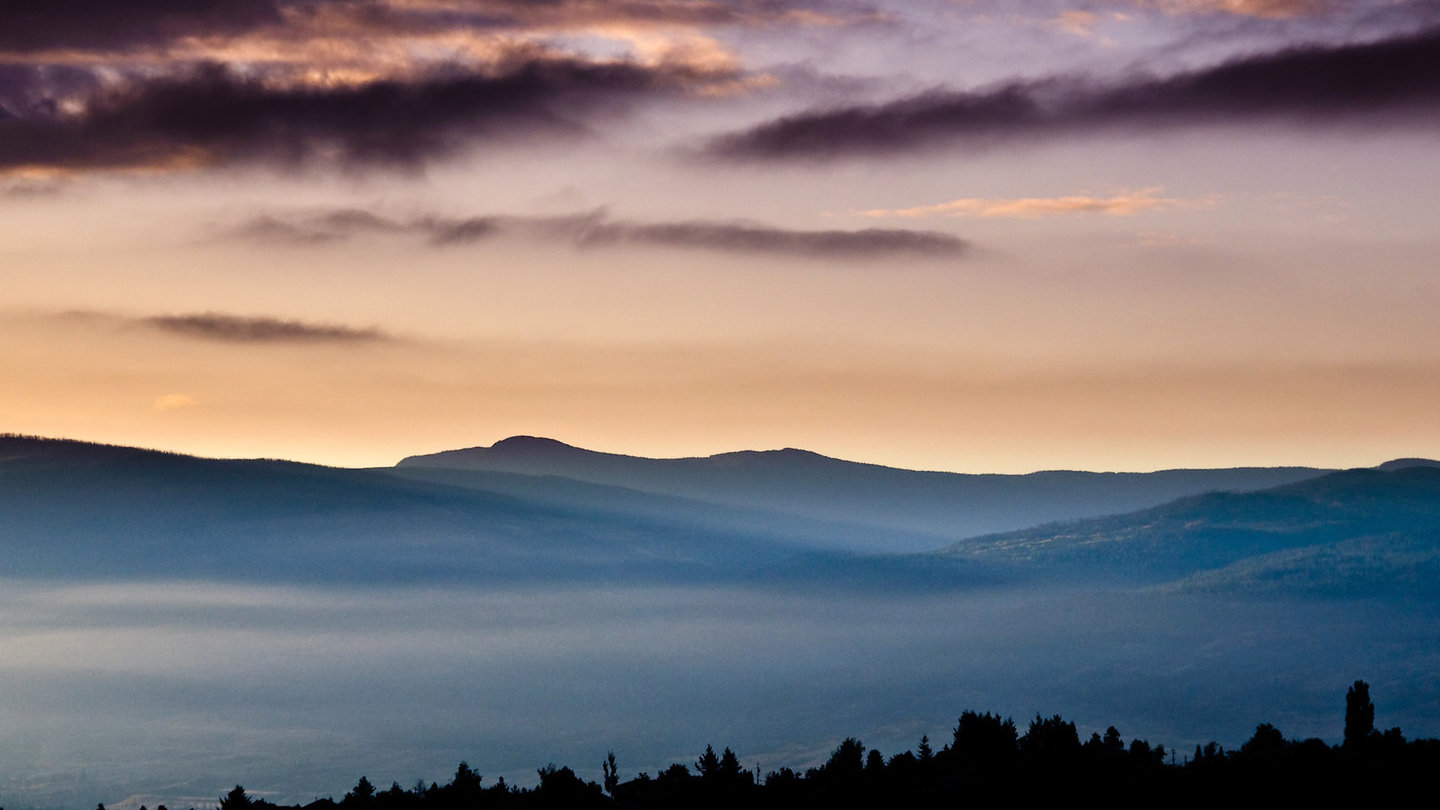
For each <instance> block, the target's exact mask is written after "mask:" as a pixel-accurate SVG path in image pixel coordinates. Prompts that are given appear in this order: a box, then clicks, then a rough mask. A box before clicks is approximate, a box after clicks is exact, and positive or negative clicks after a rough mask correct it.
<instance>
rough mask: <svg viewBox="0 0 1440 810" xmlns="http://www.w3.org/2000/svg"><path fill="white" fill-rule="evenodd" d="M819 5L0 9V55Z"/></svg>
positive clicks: (670, 23)
mask: <svg viewBox="0 0 1440 810" xmlns="http://www.w3.org/2000/svg"><path fill="white" fill-rule="evenodd" d="M833 5H834V4H833V3H828V2H825V0H815V2H800V1H799V0H787V1H786V2H776V1H775V0H543V1H541V2H536V0H458V2H457V0H125V2H116V1H115V0H6V2H5V3H4V4H0V53H10V54H37V53H43V52H53V53H69V54H89V55H92V56H93V55H96V54H108V55H111V56H116V55H123V54H134V53H139V52H144V51H156V52H162V53H163V52H166V51H168V50H169V49H170V48H172V47H174V46H182V49H184V50H190V49H193V48H196V47H200V48H202V49H203V48H206V47H209V48H224V47H229V46H234V45H235V44H237V42H240V41H243V42H244V44H246V45H248V46H251V47H252V48H253V47H254V46H260V45H264V44H266V43H269V44H271V45H274V44H275V43H279V42H296V41H305V40H324V41H328V42H329V43H331V45H332V46H333V45H334V44H336V43H340V42H347V41H348V42H350V43H352V44H355V43H358V42H359V41H361V40H368V41H371V42H377V41H384V40H399V39H410V40H415V39H426V38H429V39H435V38H440V39H445V38H450V39H454V38H463V37H467V36H486V35H492V34H494V35H502V36H515V35H521V36H524V35H530V34H535V35H545V34H549V33H554V32H563V31H582V30H589V31H602V30H605V29H610V30H611V31H612V32H615V31H618V29H620V28H626V29H630V30H643V29H652V30H653V29H658V28H669V29H702V28H715V27H721V26H739V27H747V28H762V27H769V26H776V25H828V24H834V23H837V22H841V21H843V20H844V19H845V16H844V15H845V14H846V11H845V10H844V9H835V8H832V6H833Z"/></svg>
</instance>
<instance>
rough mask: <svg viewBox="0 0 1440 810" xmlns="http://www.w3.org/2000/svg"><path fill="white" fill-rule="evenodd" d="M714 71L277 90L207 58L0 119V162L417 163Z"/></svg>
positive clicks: (467, 77) (541, 64)
mask: <svg viewBox="0 0 1440 810" xmlns="http://www.w3.org/2000/svg"><path fill="white" fill-rule="evenodd" d="M710 78H715V77H713V76H708V75H706V76H701V75H698V74H697V73H696V72H695V71H694V70H693V69H691V68H688V67H685V66H655V67H649V66H643V65H639V64H636V63H631V62H589V61H584V60H579V59H570V58H563V57H553V58H552V57H547V56H533V55H532V56H531V57H529V58H525V57H521V58H518V59H516V60H514V61H512V62H509V63H506V64H504V65H502V66H501V67H499V68H497V69H494V70H491V71H483V72H475V71H465V70H461V69H458V68H451V69H448V70H441V69H436V70H434V71H431V72H428V73H426V74H423V75H421V76H417V77H407V78H403V79H382V80H376V81H372V82H366V83H361V84H356V85H339V86H305V85H301V86H275V85H274V84H272V83H267V82H266V81H265V80H264V77H263V76H261V77H254V76H250V75H241V74H239V73H237V72H236V71H233V70H231V69H229V68H227V67H225V66H222V65H216V64H210V65H205V66H201V67H199V68H195V69H191V70H188V71H186V72H184V73H183V74H180V75H171V76H165V77H162V78H158V79H149V80H139V81H135V82H129V83H123V84H122V85H121V86H120V87H118V88H116V89H107V90H103V91H100V92H98V93H96V94H95V95H93V96H91V97H88V98H86V99H85V100H84V101H83V102H81V103H79V104H77V105H76V106H78V107H79V109H78V111H75V112H68V111H55V112H54V113H52V114H43V113H39V114H29V115H18V114H12V115H10V116H9V117H4V116H0V172H3V171H5V170H11V171H14V170H18V169H27V168H28V169H35V168H52V169H68V170H81V169H100V168H106V169H135V168H151V169H154V168H168V169H177V168H198V167H206V166H220V165H227V164H235V163H245V162H269V163H275V164H281V165H302V164H329V165H338V166H342V167H351V168H354V167H374V166H380V167H415V166H419V165H421V164H424V163H426V162H428V161H431V160H434V159H437V158H440V157H444V156H447V155H451V154H454V153H456V152H458V151H460V150H462V149H463V148H466V147H469V146H472V145H474V144H476V143H480V142H484V141H494V140H502V139H506V138H518V137H520V136H534V135H547V134H548V135H556V134H565V135H577V134H581V133H583V132H585V131H586V119H587V118H589V117H591V116H603V115H608V114H612V113H613V112H614V111H615V110H616V108H617V105H618V104H620V102H622V101H624V100H625V99H628V98H637V97H640V96H644V95H647V94H653V93H663V92H667V91H678V90H680V89H682V88H683V87H686V86H688V85H690V84H691V83H692V82H694V81H699V82H703V81H705V80H708V79H710ZM726 78H729V77H726Z"/></svg>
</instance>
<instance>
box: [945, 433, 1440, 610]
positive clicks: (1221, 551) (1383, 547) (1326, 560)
mask: <svg viewBox="0 0 1440 810" xmlns="http://www.w3.org/2000/svg"><path fill="white" fill-rule="evenodd" d="M942 553H944V554H946V555H947V556H953V557H956V558H962V559H967V560H972V561H986V562H991V563H996V562H1003V563H1006V564H1010V565H1013V566H1016V567H1020V568H1024V569H1026V570H1030V571H1052V572H1057V573H1061V574H1062V575H1063V576H1065V577H1067V578H1070V577H1080V578H1082V579H1091V580H1093V579H1096V578H1106V577H1112V578H1116V579H1121V580H1127V581H1141V582H1144V581H1152V582H1154V581H1173V582H1172V585H1171V587H1170V589H1171V590H1175V589H1179V590H1207V591H1217V590H1228V591H1235V592H1239V591H1245V592H1247V593H1251V594H1254V593H1259V592H1266V591H1271V592H1282V591H1283V592H1290V593H1299V592H1304V593H1307V594H1309V595H1325V596H1380V595H1384V596H1395V595H1398V594H1399V593H1402V592H1403V593H1404V594H1405V595H1406V596H1408V597H1420V598H1429V599H1435V598H1440V588H1437V586H1440V465H1437V464H1436V463H1435V462H1433V461H1428V460H1424V459H1407V460H1402V461H1396V462H1390V463H1387V464H1382V465H1380V466H1379V467H1377V468H1374V469H1357V470H1344V471H1340V472H1335V473H1330V474H1328V475H1323V476H1320V477H1317V478H1313V479H1310V480H1307V481H1301V482H1298V483H1294V484H1287V485H1285V486H1280V487H1274V488H1272V489H1268V490H1263V491H1260V492H1250V493H1209V494H1205V495H1197V496H1191V497H1187V498H1182V499H1179V500H1176V501H1173V502H1171V503H1168V504H1165V505H1162V506H1159V507H1155V508H1152V509H1146V510H1142V511H1139V512H1134V513H1130V514H1125V515H1117V516H1113V517H1106V518H1095V519H1088V520H1078V521H1070V522H1066V523H1059V524H1050V525H1047V526H1040V527H1036V528H1031V529H1026V530H1023V531H1018V532H1010V533H1005V534H998V535H991V536H986V537H978V538H971V539H968V540H965V541H962V542H960V543H957V544H955V545H954V546H951V547H950V548H949V549H946V550H945V551H944V552H942Z"/></svg>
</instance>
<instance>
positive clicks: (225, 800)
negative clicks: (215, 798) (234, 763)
mask: <svg viewBox="0 0 1440 810" xmlns="http://www.w3.org/2000/svg"><path fill="white" fill-rule="evenodd" d="M253 806H254V802H252V801H250V797H249V796H248V795H246V793H245V788H243V787H241V786H239V785H236V786H235V788H234V789H233V790H231V791H230V792H229V793H226V794H225V795H224V796H221V797H220V810H250V808H251V807H253Z"/></svg>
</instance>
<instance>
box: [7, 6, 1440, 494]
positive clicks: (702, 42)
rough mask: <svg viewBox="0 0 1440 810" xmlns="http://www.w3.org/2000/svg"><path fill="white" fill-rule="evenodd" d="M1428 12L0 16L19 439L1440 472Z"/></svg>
mask: <svg viewBox="0 0 1440 810" xmlns="http://www.w3.org/2000/svg"><path fill="white" fill-rule="evenodd" d="M1437 134H1440V3H1437V2H1427V0H1349V1H1348V2H1340V0H1334V1H1333V2H1329V1H1327V0H1089V1H1082V0H1034V1H1033V2H1032V1H1029V0H1021V1H1018V2H999V0H907V2H894V1H893V0H868V1H867V0H614V1H613V2H600V1H599V0H544V1H543V2H520V0H132V2H126V3H114V2H111V0H7V2H5V3H4V4H3V6H0V379H3V380H4V382H3V384H0V431H9V432H15V433H24V434H34V435H45V436H63V437H69V438H78V439H86V440H94V441H103V442H110V443H118V444H127V445H139V446H145V447H156V448H163V449H169V450H176V451H181V452H187V453H196V454H202V455H212V456H246V457H255V456H265V457H281V458H290V459H297V460H304V461H312V462H319V463H326V464H336V465H343V466H369V465H388V464H392V463H394V462H395V461H397V460H398V459H399V458H401V457H403V456H407V455H411V454H417V453H426V452H434V451H439V450H443V449H450V448H456V447H465V446H474V445H483V444H490V443H492V442H494V441H496V440H498V439H501V438H504V437H506V436H509V435H514V434H529V435H543V436H549V437H553V438H557V439H560V440H562V441H566V442H569V443H571V444H575V445H579V446H583V447H589V448H593V449H599V450H608V451H613V452H626V453H634V454H639V455H650V456H667V457H671V456H688V455H706V454H710V453H717V452H724V451H730V450H738V449H769V448H776V447H787V446H791V447H803V448H806V449H810V450H814V451H816V452H821V453H825V454H827V455H832V456H837V457H842V458H849V459H855V460H862V461H870V462H876V463H882V464H889V465H894V466H904V467H912V468H924V469H946V470H957V471H967V472H1028V471H1031V470H1037V469H1054V468H1081V469H1115V470H1149V469H1160V468H1171V467H1212V466H1231V465H1282V464H1306V465H1315V466H1333V467H1347V466H1362V465H1371V464H1376V463H1379V462H1381V461H1383V460H1385V459H1388V458H1394V457H1399V456H1431V457H1440V420H1436V419H1435V418H1434V403H1435V402H1436V401H1440V318H1436V317H1435V313H1436V312H1437V311H1440V273H1437V272H1436V270H1437V268H1436V264H1435V257H1436V256H1437V255H1440V229H1437V227H1436V225H1437V223H1440V197H1437V195H1436V193H1435V189H1437V188H1440V139H1437V137H1436V136H1437Z"/></svg>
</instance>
